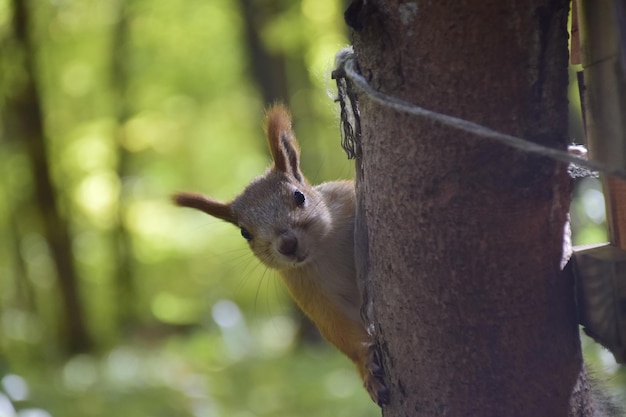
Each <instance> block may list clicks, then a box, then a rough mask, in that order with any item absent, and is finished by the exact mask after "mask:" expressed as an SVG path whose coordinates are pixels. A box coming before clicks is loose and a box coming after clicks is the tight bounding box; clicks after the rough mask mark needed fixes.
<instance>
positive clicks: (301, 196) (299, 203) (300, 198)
mask: <svg viewBox="0 0 626 417" xmlns="http://www.w3.org/2000/svg"><path fill="white" fill-rule="evenodd" d="M293 198H294V199H295V200H296V205H297V206H298V207H302V206H303V205H304V201H305V200H306V199H305V198H304V194H302V193H301V192H300V191H298V190H296V191H294V192H293Z"/></svg>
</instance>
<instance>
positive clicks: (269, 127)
mask: <svg viewBox="0 0 626 417" xmlns="http://www.w3.org/2000/svg"><path fill="white" fill-rule="evenodd" d="M265 129H266V134H267V140H268V142H269V145H270V151H271V152H272V158H274V167H275V168H276V169H277V170H279V171H282V172H284V173H286V174H291V175H292V176H293V177H294V178H295V179H296V180H297V181H298V182H302V181H303V179H304V177H303V176H302V172H300V149H299V148H298V143H297V142H296V138H295V136H294V134H293V131H292V130H291V116H290V115H289V111H288V110H287V109H286V108H285V106H283V105H282V104H280V103H277V104H274V105H273V106H271V107H270V108H269V109H268V110H267V113H266V114H265Z"/></svg>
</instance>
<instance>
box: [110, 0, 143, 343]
mask: <svg viewBox="0 0 626 417" xmlns="http://www.w3.org/2000/svg"><path fill="white" fill-rule="evenodd" d="M131 3H132V2H131V1H130V0H127V1H122V2H120V3H119V4H118V7H119V10H118V22H117V25H116V27H115V33H114V37H113V47H112V51H111V52H112V53H111V77H112V80H111V84H112V91H113V92H114V106H115V108H116V109H117V111H116V117H117V130H116V135H117V143H118V146H117V160H118V165H117V175H118V176H119V178H120V182H121V183H122V187H121V189H120V197H119V199H118V206H117V225H116V227H115V230H114V231H113V236H112V241H113V246H114V251H113V253H114V254H115V294H116V303H115V305H116V306H117V311H116V313H117V314H116V316H117V317H116V319H117V320H116V321H117V323H116V324H117V326H116V327H117V329H118V330H121V331H124V330H127V329H128V328H129V327H130V326H131V325H132V323H133V321H134V319H135V317H136V316H135V311H134V309H133V306H134V305H135V304H136V303H135V301H136V297H137V295H136V285H135V276H134V274H133V258H132V255H131V252H132V244H131V234H130V233H129V231H128V228H127V227H126V225H125V224H124V216H125V212H126V205H125V203H126V195H125V188H124V186H123V184H124V181H125V178H126V176H127V175H129V172H128V170H129V168H128V165H129V162H130V159H131V155H130V154H129V152H128V151H127V150H126V149H125V148H124V147H123V146H122V144H123V143H124V142H125V140H124V135H125V134H126V133H125V129H124V124H125V123H126V122H127V121H128V118H129V117H130V115H131V110H130V108H129V103H128V98H127V93H128V61H129V59H130V54H129V53H128V49H129V47H128V42H129V41H130V40H129V27H128V26H129V16H128V14H129V10H130V7H131Z"/></svg>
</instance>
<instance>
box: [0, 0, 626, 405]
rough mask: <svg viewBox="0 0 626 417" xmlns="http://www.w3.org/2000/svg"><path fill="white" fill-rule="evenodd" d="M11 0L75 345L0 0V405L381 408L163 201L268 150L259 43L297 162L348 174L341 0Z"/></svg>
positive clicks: (599, 361)
mask: <svg viewBox="0 0 626 417" xmlns="http://www.w3.org/2000/svg"><path fill="white" fill-rule="evenodd" d="M16 1H21V0H16ZM27 3H28V4H29V8H28V10H29V11H30V13H31V16H30V26H29V33H30V36H31V39H32V40H33V41H32V44H33V46H34V47H33V50H32V51H31V53H32V59H33V62H34V69H35V74H34V76H35V82H36V85H37V86H38V91H39V100H40V104H41V106H42V108H43V122H44V128H45V143H46V146H47V160H48V162H49V164H50V167H49V168H50V174H51V178H52V181H53V184H54V191H55V193H56V197H57V203H56V206H57V207H58V209H59V211H60V213H61V215H62V217H63V218H64V219H66V220H67V221H68V224H67V226H68V229H69V232H70V236H71V251H72V256H73V260H74V266H75V268H76V270H77V276H78V288H79V294H78V298H79V300H80V302H81V307H82V313H81V314H82V315H83V318H84V321H85V324H86V326H85V327H86V332H87V338H88V340H89V344H88V346H85V347H84V349H81V350H80V351H77V350H76V349H73V348H72V347H70V346H68V344H67V339H68V332H70V331H71V330H70V329H68V325H67V323H66V317H64V313H63V311H64V309H63V303H64V301H63V299H62V297H61V296H60V285H59V277H58V276H57V275H56V272H55V271H56V270H55V267H54V262H53V259H52V255H51V253H52V251H51V247H50V244H51V243H50V241H49V240H48V239H47V238H46V235H45V233H44V231H43V226H42V217H45V216H46V213H47V212H49V207H37V205H36V202H35V197H34V194H35V193H36V185H35V184H36V180H37V178H35V176H34V174H33V171H32V168H31V165H30V161H29V156H28V154H27V152H26V151H25V146H24V143H23V140H22V138H21V137H19V134H18V133H17V131H16V130H15V128H14V126H13V125H12V124H11V122H10V119H9V118H8V117H4V116H6V115H7V114H9V113H10V111H11V103H12V102H11V98H12V97H13V96H14V95H15V94H17V93H16V91H19V89H20V88H21V86H23V85H24V83H25V79H26V77H27V75H26V72H27V70H26V67H25V65H24V62H25V56H26V55H27V54H28V53H29V52H28V51H25V50H24V48H22V46H21V45H20V44H19V42H16V39H15V33H14V30H13V26H12V25H13V20H14V18H13V12H14V4H15V3H14V2H11V1H10V0H0V113H1V114H2V115H3V118H2V119H1V120H0V123H2V124H1V125H0V307H1V321H0V381H1V384H0V416H3V417H4V416H13V415H19V416H21V417H24V416H31V417H32V415H37V416H40V417H45V416H48V415H49V416H54V417H57V416H67V415H71V416H109V415H123V416H129V417H130V416H194V417H208V416H235V417H253V416H303V417H304V416H323V415H332V416H338V417H341V416H375V415H379V411H378V408H377V407H376V406H375V405H374V404H372V403H371V402H370V400H369V398H368V396H367V394H366V393H365V391H364V390H363V389H362V388H361V382H360V381H359V379H358V377H357V375H356V373H355V372H354V371H353V369H352V365H351V364H350V363H349V361H348V360H347V359H345V358H344V357H342V356H341V355H340V354H339V353H337V352H335V351H334V350H333V349H332V348H330V347H329V346H327V345H326V344H325V343H324V342H320V341H317V342H315V341H314V342H311V338H310V337H307V336H306V334H307V333H306V328H307V326H306V324H303V322H302V321H301V318H300V316H299V315H298V314H297V313H296V312H295V310H294V308H293V306H292V304H291V303H290V301H289V300H288V299H287V297H286V296H285V292H284V290H283V288H282V287H281V285H280V283H279V282H278V280H277V277H276V275H275V273H273V272H272V271H269V270H267V269H266V268H265V267H263V266H261V265H259V263H258V262H257V261H256V260H255V259H254V258H253V257H252V255H251V254H250V253H249V251H248V248H247V245H246V244H245V241H244V240H243V239H241V237H240V236H239V234H238V231H237V230H236V229H235V228H233V227H232V226H229V225H227V224H222V223H220V222H218V221H216V220H213V219H211V218H208V217H207V216H206V215H203V214H200V213H195V212H193V211H191V210H184V209H179V208H176V207H173V206H172V205H171V204H170V201H169V195H170V194H171V193H172V192H174V191H178V190H193V191H201V192H205V193H207V194H210V195H211V196H213V197H216V198H220V199H229V198H231V197H233V196H234V195H235V194H236V193H238V192H239V191H241V189H242V188H243V187H244V186H245V185H246V184H247V183H248V182H249V181H250V179H252V178H253V177H255V176H256V175H259V174H260V173H262V172H263V170H264V169H265V167H266V166H267V164H268V162H269V157H268V153H267V152H266V150H265V139H264V136H263V132H262V126H261V120H262V117H263V109H264V107H265V105H266V104H267V103H265V101H267V97H268V94H270V93H268V91H270V90H271V88H268V86H267V85H266V84H264V81H263V80H264V79H263V78H262V77H259V76H258V74H259V72H260V68H259V67H258V65H259V63H258V62H255V61H254V59H252V56H253V53H252V52H253V50H254V49H255V48H257V49H259V48H260V49H261V50H262V51H263V53H264V54H266V56H268V57H271V58H272V59H273V60H275V61H276V62H279V63H280V66H279V69H280V71H279V73H276V71H274V72H272V71H271V68H270V71H269V73H270V78H272V77H274V79H281V80H282V81H281V82H283V83H284V84H285V88H284V91H282V92H281V91H278V90H276V89H274V92H275V96H276V97H281V96H282V99H283V100H285V101H287V102H288V104H289V106H290V107H291V109H292V112H293V115H294V127H295V131H296V134H297V136H298V139H299V141H300V144H301V147H302V149H303V169H304V172H305V173H306V175H307V176H308V177H309V179H310V180H311V181H312V182H315V183H317V182H321V181H324V180H330V179H337V178H349V177H351V176H352V171H353V169H352V163H351V162H349V161H347V160H346V158H345V154H343V152H342V151H341V149H340V147H339V131H338V122H337V116H336V113H337V107H336V105H335V104H334V103H333V100H332V99H331V98H330V97H329V96H328V94H327V90H328V88H329V84H331V80H330V71H331V69H332V65H333V63H332V60H333V57H334V54H335V52H336V51H337V50H338V49H340V48H341V47H342V46H344V45H345V44H347V43H348V40H347V37H346V32H345V27H344V23H343V20H342V12H343V8H344V6H343V4H342V2H341V1H339V0H302V1H299V2H292V1H288V0H256V1H252V0H240V1H233V0H211V1H206V0H187V1H185V2H180V1H174V0H127V1H124V0H117V1H115V0H53V1H50V2H43V1H39V2H37V1H30V2H27ZM245 10H252V11H253V14H252V16H251V17H249V18H246V15H245V12H244V11H245ZM251 25H252V26H254V27H253V28H251V27H250V26H251ZM251 30H253V31H254V33H255V35H256V36H257V38H258V39H257V40H258V42H259V44H258V45H256V46H255V45H254V44H253V43H252V42H251V40H250V37H249V36H250V31H251ZM274 69H275V68H274ZM266 78H267V77H266ZM279 90H280V89H279ZM331 95H332V93H331ZM578 137H581V136H578ZM598 189H599V188H598V184H597V182H594V181H593V180H585V182H584V185H583V187H582V188H580V190H579V191H578V194H580V195H581V196H583V195H586V196H587V199H583V198H580V199H577V201H576V203H575V205H574V207H573V219H574V226H575V227H576V230H577V234H576V235H575V239H576V240H577V243H583V242H585V243H586V242H590V241H601V240H602V239H603V238H604V237H603V235H602V233H603V230H604V228H603V227H604V226H603V218H602V216H601V215H600V214H598V213H600V212H601V210H600V211H598V205H600V206H601V204H602V201H601V195H599V194H598ZM590 351H592V354H591V356H590V358H591V359H590V360H591V361H592V362H594V363H596V366H597V367H598V368H601V369H608V370H609V371H612V372H613V373H612V374H611V375H618V374H619V375H621V372H618V373H615V372H617V371H615V370H614V369H613V368H612V367H613V365H612V363H611V361H610V359H607V358H606V355H604V356H602V355H601V354H596V353H594V351H593V349H590ZM613 379H614V380H616V381H617V379H618V378H616V377H615V378H613ZM33 413H38V414H33Z"/></svg>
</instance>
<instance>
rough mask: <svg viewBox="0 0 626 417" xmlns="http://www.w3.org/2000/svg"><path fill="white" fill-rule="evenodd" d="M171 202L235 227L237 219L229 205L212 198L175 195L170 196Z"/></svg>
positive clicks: (186, 194) (185, 194)
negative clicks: (201, 212)
mask: <svg viewBox="0 0 626 417" xmlns="http://www.w3.org/2000/svg"><path fill="white" fill-rule="evenodd" d="M172 201H173V202H174V203H175V204H176V205H179V206H181V207H189V208H194V209H196V210H200V211H203V212H205V213H206V214H208V215H210V216H213V217H217V218H218V219H222V220H225V221H227V222H229V223H233V224H234V225H237V218H236V217H235V214H234V213H233V210H232V207H231V205H230V203H220V202H219V201H215V200H213V199H212V198H209V197H207V196H204V195H202V194H196V193H177V194H174V195H173V196H172Z"/></svg>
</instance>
